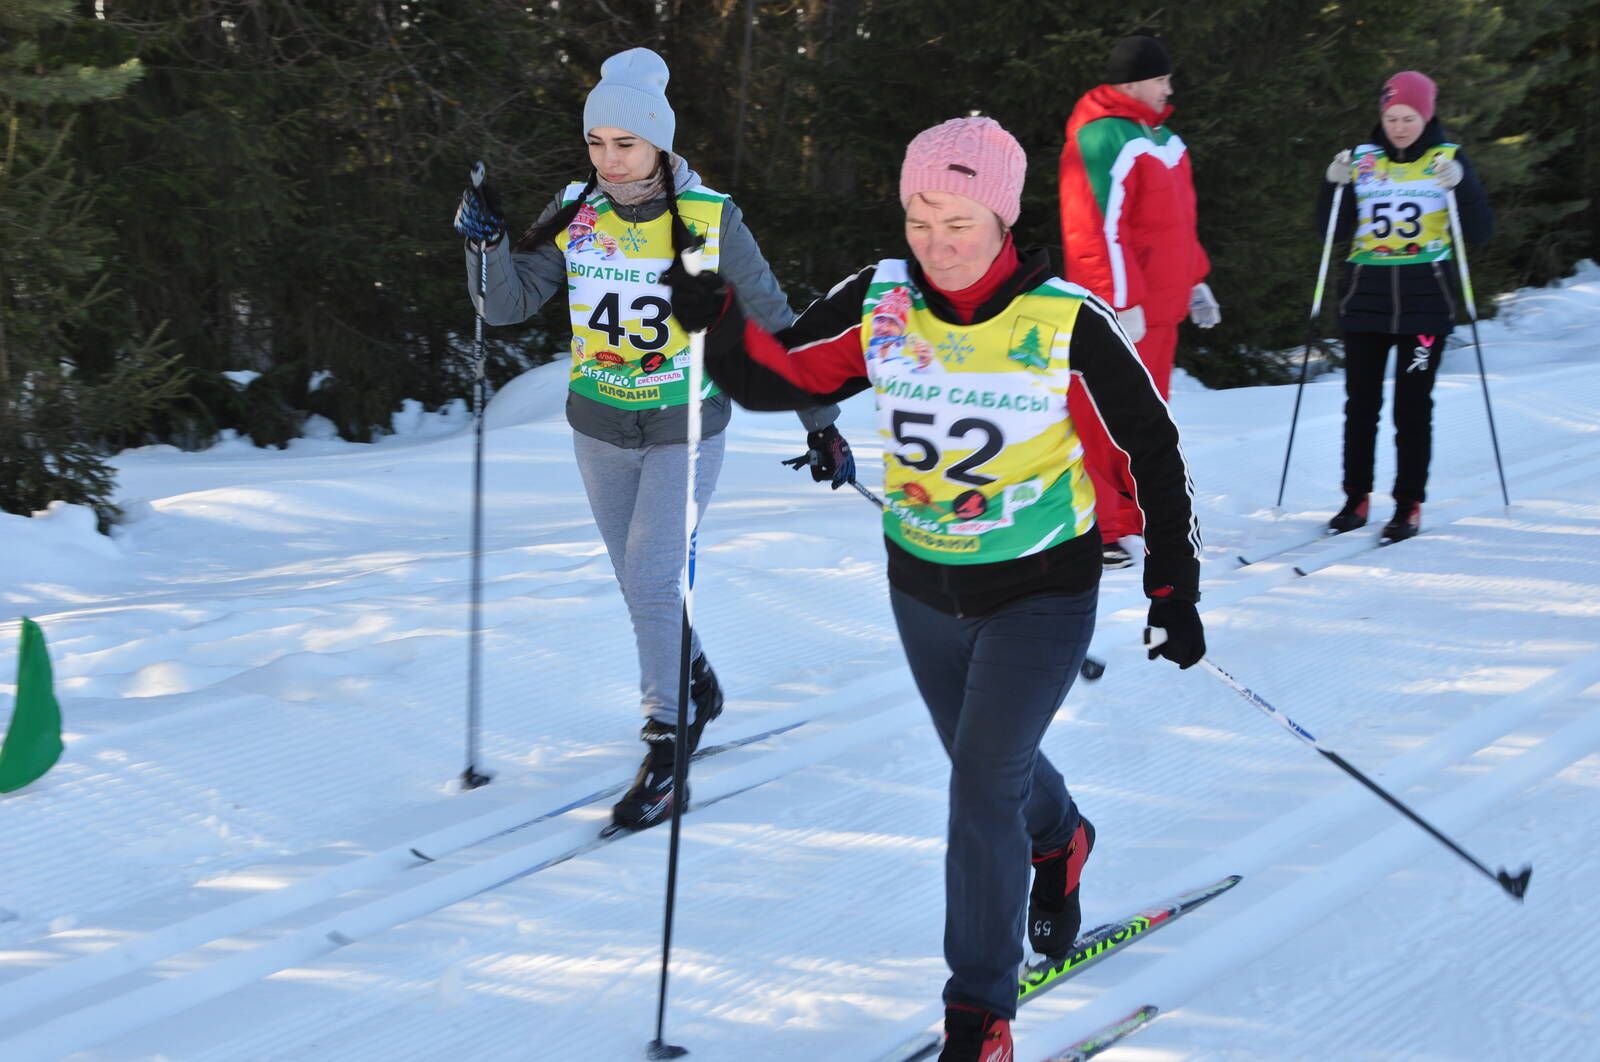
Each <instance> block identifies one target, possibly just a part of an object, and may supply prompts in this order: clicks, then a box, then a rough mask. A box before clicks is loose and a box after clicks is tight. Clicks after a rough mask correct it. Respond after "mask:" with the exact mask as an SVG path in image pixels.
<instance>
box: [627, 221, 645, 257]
mask: <svg viewBox="0 0 1600 1062" xmlns="http://www.w3.org/2000/svg"><path fill="white" fill-rule="evenodd" d="M622 243H623V246H625V247H627V248H628V250H629V252H631V253H633V254H638V253H639V248H641V247H643V246H644V236H643V235H642V234H641V233H640V232H639V230H638V228H637V227H636V226H633V225H629V226H628V231H626V232H624V233H623V234H622Z"/></svg>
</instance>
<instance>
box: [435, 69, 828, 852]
mask: <svg viewBox="0 0 1600 1062" xmlns="http://www.w3.org/2000/svg"><path fill="white" fill-rule="evenodd" d="M667 78H668V71H667V64H666V63H665V62H664V61H663V60H662V58H661V57H660V56H659V55H657V54H656V53H655V52H652V51H650V50H649V49H648V48H633V49H630V50H628V51H625V52H620V53H618V54H616V55H613V56H612V57H611V58H609V59H607V60H606V61H605V63H604V64H603V65H602V66H601V68H600V83H599V84H597V85H596V86H595V87H594V89H593V90H592V91H591V92H590V93H589V97H588V100H587V102H586V103H585V104H584V108H583V133H584V138H585V140H586V141H587V143H588V150H589V161H590V162H591V163H592V165H593V171H592V172H591V173H590V175H589V179H588V180H587V181H586V182H579V183H574V184H569V185H568V186H567V187H566V188H565V189H564V190H563V191H562V192H561V194H560V195H558V196H557V197H556V198H555V200H554V201H553V202H551V203H550V205H549V206H548V207H547V208H546V209H545V211H544V212H543V214H541V215H540V218H539V220H538V221H537V222H536V223H535V224H534V225H533V227H532V228H530V229H529V230H528V232H527V233H526V235H524V236H523V237H522V239H520V240H518V241H516V245H515V247H512V246H511V245H510V241H508V240H507V239H505V235H506V232H505V225H504V222H503V220H502V218H501V216H500V211H499V209H498V203H497V197H496V196H495V195H494V194H493V192H492V191H489V190H487V189H475V188H469V189H467V191H466V193H465V194H464V196H463V197H462V203H461V207H460V209H459V210H458V211H457V213H456V231H458V232H460V233H461V234H462V235H464V236H466V237H467V253H466V259H467V274H468V283H467V288H468V290H469V291H470V292H472V294H473V298H474V300H475V301H476V299H477V292H478V276H477V266H478V256H479V250H480V248H481V249H482V252H483V255H484V262H485V267H484V268H485V272H486V273H487V282H488V283H487V295H486V296H485V297H484V299H483V303H482V305H481V306H479V312H481V313H482V314H483V318H484V320H485V321H487V322H488V323H490V324H513V323H516V322H518V321H523V320H526V319H527V318H528V317H530V316H532V315H533V314H534V313H536V312H538V310H539V308H540V307H542V306H543V305H544V304H545V302H547V301H548V300H549V299H551V298H553V297H555V296H556V295H557V294H558V293H560V292H562V291H565V292H567V295H568V301H569V304H570V310H571V322H572V372H571V377H570V385H569V393H568V396H567V421H568V423H570V424H571V425H572V427H573V445H574V449H575V451H576V455H577V461H578V469H579V471H580V473H581V474H582V476H583V483H584V488H585V490H586V492H587V493H588V496H589V505H590V508H591V510H592V511H593V513H594V519H595V524H596V525H597V526H598V527H599V529H600V535H601V538H602V539H604V541H605V545H606V552H607V553H608V554H609V555H610V558H611V564H612V567H613V568H614V569H615V570H616V574H617V581H618V582H619V583H620V584H621V589H622V595H623V598H624V600H625V601H626V603H627V607H628V614H629V617H630V619H631V621H632V624H633V631H634V639H635V642H636V644H637V647H638V652H639V670H640V683H639V685H640V701H641V709H642V711H643V713H644V715H645V717H646V718H645V724H644V728H643V731H642V733H641V737H642V738H643V739H644V741H645V744H646V752H645V758H644V763H643V765H642V766H641V767H640V769H639V773H638V776H637V777H636V778H635V780H634V784H633V786H632V788H630V789H629V790H628V792H627V794H626V795H624V796H623V798H622V799H621V801H619V802H618V803H617V805H616V806H615V807H614V808H613V809H612V818H613V821H614V822H615V823H616V824H617V825H619V826H623V827H627V828H630V829H641V828H644V827H647V826H653V825H655V824H656V823H658V822H662V821H664V820H665V819H667V818H668V817H670V814H671V809H672V801H673V800H674V799H675V798H676V796H677V794H675V793H674V792H673V785H672V778H673V754H674V744H673V736H674V731H675V729H676V725H677V712H678V690H679V682H680V678H681V676H680V654H681V644H682V635H683V628H682V622H683V591H682V587H681V585H680V569H681V567H682V564H683V554H684V541H683V538H684V532H683V528H684V518H683V507H684V505H685V493H686V492H685V489H684V486H685V484H684V479H685V477H686V476H687V474H688V445H687V432H688V404H689V394H688V381H687V379H686V377H687V364H688V333H687V332H686V331H685V330H684V328H683V327H682V326H681V325H680V324H679V323H678V322H677V321H676V320H675V319H674V318H673V317H672V314H671V304H670V303H669V301H668V298H667V294H668V293H667V289H666V287H665V286H664V285H662V284H661V283H660V280H659V277H660V275H661V273H662V271H663V270H665V269H666V268H667V266H668V265H669V264H671V263H672V262H674V261H676V260H677V257H678V255H679V253H680V252H682V251H683V250H684V249H685V248H686V247H688V246H689V245H690V243H691V242H692V241H693V240H694V239H695V238H703V239H704V241H705V247H704V256H705V268H706V269H708V270H717V271H719V272H721V273H722V274H723V275H725V276H727V277H728V279H729V280H731V281H732V282H733V283H734V284H736V285H737V286H738V288H739V293H740V305H741V309H742V311H743V312H744V313H746V314H748V315H749V316H750V317H751V319H753V320H756V321H759V322H761V323H762V324H763V325H764V326H766V327H768V328H772V329H778V328H782V327H785V326H786V325H788V324H789V323H790V321H792V320H793V318H794V313H793V311H791V310H790V308H789V304H788V300H787V299H786V297H785V296H784V294H783V291H782V290H781V289H780V288H779V287H778V283H777V281H776V280H775V279H773V276H772V271H771V270H770V269H769V268H768V266H767V263H766V261H765V260H764V259H763V258H762V256H761V251H760V249H759V248H758V247H757V246H756V241H755V237H754V236H752V235H751V233H750V230H749V229H748V228H747V227H746V226H745V224H744V218H743V215H742V214H741V213H740V211H739V208H738V207H737V206H735V205H734V203H733V200H732V199H730V198H729V197H728V196H726V195H723V194H722V193H720V192H716V191H713V190H711V189H710V188H707V187H706V186H705V185H704V184H702V183H701V181H700V177H699V175H698V174H696V173H695V172H694V171H693V170H691V169H690V168H689V165H688V163H686V162H685V161H684V160H683V159H682V158H680V157H679V156H677V155H675V154H673V152H672V143H673V134H674V132H675V131H676V129H675V127H676V119H675V117H674V115H673V112H672V107H671V105H670V104H669V103H668V102H667V97H666V87H667ZM701 411H702V418H703V420H702V433H703V441H702V442H701V446H700V455H699V462H698V472H697V476H696V483H695V499H696V504H697V506H698V507H699V510H700V512H701V513H703V512H704V511H705V506H706V504H707V502H708V501H709V500H710V497H711V493H712V491H713V489H714V488H715V486H716V481H717V473H718V471H719V470H720V469H721V466H722V456H723V444H724V439H723V435H722V432H723V429H724V428H726V427H727V424H728V418H729V416H730V414H731V406H730V404H729V401H728V399H727V397H726V396H725V395H723V394H721V393H719V392H716V391H715V390H714V389H712V393H711V394H709V395H707V396H704V397H703V401H702V403H701ZM837 416H838V409H837V408H836V407H821V408H818V407H817V405H816V403H810V404H808V407H807V408H806V409H804V410H803V411H802V412H801V418H800V419H801V421H802V423H804V424H805V426H806V428H807V429H808V432H809V434H808V436H807V444H808V449H807V455H806V456H805V457H804V458H798V459H796V465H797V467H798V466H799V465H806V466H809V467H810V470H811V473H812V476H813V478H814V479H817V480H819V481H820V480H823V479H829V480H831V481H832V483H833V486H834V488H835V489H837V488H838V487H839V486H841V485H843V484H844V483H846V482H848V481H849V480H850V479H851V478H853V477H854V474H855V464H854V460H853V459H852V458H851V456H850V449H849V446H848V444H847V443H846V442H845V441H844V439H843V438H842V437H841V436H840V435H839V433H838V431H837V429H835V428H834V427H833V421H834V419H835V418H836V417H837ZM691 637H692V638H693V643H692V651H691V659H692V664H691V689H690V699H691V700H692V701H693V702H694V716H693V718H692V720H691V721H690V727H689V742H690V751H691V752H692V751H693V749H694V747H695V746H696V745H697V744H698V743H699V740H700V734H701V731H702V730H703V729H704V728H705V725H706V723H708V722H709V721H710V720H712V719H714V718H716V716H717V715H718V714H719V713H720V712H721V711H722V703H723V696H722V690H721V688H720V686H719V684H718V682H717V677H716V674H715V673H714V672H713V671H712V669H711V665H710V664H709V663H708V662H707V660H706V657H705V653H704V651H703V650H702V648H701V646H700V643H699V639H698V637H694V636H693V632H691Z"/></svg>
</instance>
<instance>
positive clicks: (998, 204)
mask: <svg viewBox="0 0 1600 1062" xmlns="http://www.w3.org/2000/svg"><path fill="white" fill-rule="evenodd" d="M1027 171H1028V156H1027V154H1026V153H1025V152H1024V151H1023V150H1022V145H1021V144H1019V143H1017V138H1016V137H1014V136H1012V135H1011V134H1010V133H1008V132H1006V131H1005V130H1004V129H1002V128H1001V127H1000V123H999V122H997V121H995V120H994V119H993V118H952V119H950V120H949V121H948V122H945V123H944V124H943V125H936V126H934V127H933V128H932V129H924V130H923V131H922V132H920V133H918V134H917V135H916V138H915V139H914V140H912V141H911V143H910V144H909V145H908V146H907V147H906V160H905V162H903V163H901V164H900V205H901V206H902V207H904V206H909V205H910V203H911V197H912V196H914V195H916V194H917V193H918V192H954V193H955V194H956V195H964V196H966V197H967V198H968V199H973V200H976V201H977V202H979V203H982V204H983V205H984V206H986V207H988V208H989V209H990V210H992V211H994V212H995V213H996V214H998V215H999V217H1000V220H1001V221H1002V222H1004V223H1005V225H1006V227H1007V228H1010V227H1011V226H1012V225H1014V224H1016V221H1017V215H1018V214H1020V213H1022V182H1023V178H1024V177H1026V175H1027Z"/></svg>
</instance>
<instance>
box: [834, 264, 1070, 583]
mask: <svg viewBox="0 0 1600 1062" xmlns="http://www.w3.org/2000/svg"><path fill="white" fill-rule="evenodd" d="M1087 296H1088V292H1087V291H1085V290H1084V289H1082V288H1080V287H1078V286H1076V285H1074V284H1068V283H1067V282H1066V281H1064V280H1059V279H1051V280H1047V281H1045V282H1044V283H1043V284H1041V285H1039V286H1038V287H1037V288H1034V289H1033V290H1032V291H1030V292H1027V293H1026V294H1024V295H1021V296H1019V297H1017V298H1016V299H1014V300H1013V301H1012V303H1011V305H1010V306H1008V307H1007V308H1006V310H1005V311H1004V312H1003V313H1001V314H999V315H998V316H996V317H993V318H991V319H990V320H987V321H983V322H980V323H977V324H971V325H954V324H951V323H949V322H946V321H942V320H940V319H938V318H937V317H935V316H934V315H933V314H932V313H931V312H929V310H928V309H927V306H926V304H925V302H924V300H923V296H922V293H921V292H920V291H919V290H918V289H917V286H916V284H915V283H914V282H913V281H912V280H911V278H910V273H909V270H908V269H907V267H906V263H905V262H904V261H901V260H898V259H890V260H887V261H883V262H879V263H878V266H877V270H876V272H875V273H874V275H873V282H872V286H871V287H870V288H869V289H868V292H867V298H866V300H865V301H864V303H863V305H862V308H861V313H862V328H861V336H862V347H863V353H864V355H865V357H866V363H867V375H868V377H869V378H870V379H871V380H872V386H873V391H874V393H875V395H876V397H877V405H878V430H879V434H881V435H882V436H883V438H884V492H885V501H886V502H887V507H886V508H885V510H884V514H883V520H884V533H885V534H886V535H888V537H889V538H891V539H892V540H894V542H896V543H897V544H898V545H900V546H902V547H904V548H905V549H906V550H907V551H909V552H911V553H913V554H915V555H916V556H919V557H922V558H924V559H926V560H930V561H934V562H936V563H939V564H989V563H993V562H995V561H1003V560H1011V559H1014V558H1016V557H1022V556H1027V555H1029V554H1032V553H1038V552H1040V551H1042V550H1046V549H1049V548H1050V547H1052V546H1056V545H1059V544H1060V543H1062V542H1065V541H1067V540H1068V539H1071V538H1076V537H1077V536H1078V535H1081V534H1084V533H1085V532H1087V531H1088V530H1089V529H1090V527H1092V526H1093V525H1094V487H1093V486H1092V485H1091V484H1090V482H1089V478H1088V476H1087V474H1086V473H1085V472H1084V468H1083V447H1082V445H1081V444H1080V442H1079V441H1078V436H1077V433H1076V431H1074V430H1073V427H1072V421H1071V419H1070V418H1069V417H1068V415H1067V390H1068V388H1069V387H1070V386H1071V383H1072V369H1071V359H1070V356H1069V354H1070V349H1071V345H1072V328H1073V324H1074V322H1075V321H1076V320H1077V316H1078V310H1079V308H1080V307H1081V306H1082V305H1083V300H1084V298H1086V297H1087Z"/></svg>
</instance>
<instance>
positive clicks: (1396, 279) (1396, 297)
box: [1389, 266, 1400, 335]
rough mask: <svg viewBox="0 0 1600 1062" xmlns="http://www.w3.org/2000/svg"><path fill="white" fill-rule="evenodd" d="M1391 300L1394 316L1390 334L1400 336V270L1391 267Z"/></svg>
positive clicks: (1390, 322)
mask: <svg viewBox="0 0 1600 1062" xmlns="http://www.w3.org/2000/svg"><path fill="white" fill-rule="evenodd" d="M1389 298H1390V301H1391V302H1392V303H1393V304H1394V316H1393V317H1391V318H1390V320H1389V332H1390V334H1391V335H1398V334H1399V332H1400V270H1399V269H1397V268H1395V267H1394V266H1390V267H1389Z"/></svg>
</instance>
